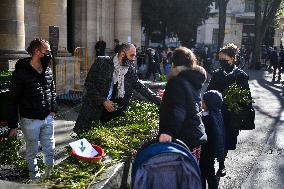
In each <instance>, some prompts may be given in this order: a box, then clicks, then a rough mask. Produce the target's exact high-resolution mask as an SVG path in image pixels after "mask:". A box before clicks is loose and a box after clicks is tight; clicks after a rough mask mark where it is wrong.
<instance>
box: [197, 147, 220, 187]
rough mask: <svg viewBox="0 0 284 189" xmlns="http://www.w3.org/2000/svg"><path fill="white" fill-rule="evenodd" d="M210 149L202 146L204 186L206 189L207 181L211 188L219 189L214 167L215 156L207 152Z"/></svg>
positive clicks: (200, 164) (201, 162) (201, 168)
mask: <svg viewBox="0 0 284 189" xmlns="http://www.w3.org/2000/svg"><path fill="white" fill-rule="evenodd" d="M208 151H209V150H208V149H204V148H202V150H201V157H200V162H199V166H200V170H201V176H202V188H203V189H206V181H207V184H208V188H209V189H218V180H217V176H216V174H215V168H214V163H215V161H214V157H213V156H212V155H211V154H209V153H207V152H208Z"/></svg>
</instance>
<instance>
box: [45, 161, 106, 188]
mask: <svg viewBox="0 0 284 189" xmlns="http://www.w3.org/2000/svg"><path fill="white" fill-rule="evenodd" d="M102 168H104V165H103V164H102V163H100V162H97V163H88V162H83V161H80V160H77V159H76V158H74V157H72V156H70V157H69V158H68V160H67V161H66V162H65V163H63V164H59V165H57V166H55V167H54V168H53V169H52V171H51V176H50V178H48V179H45V180H43V182H44V183H45V184H46V185H48V186H49V188H70V189H77V188H82V189H84V188H87V186H88V183H90V182H91V181H92V180H93V178H95V177H96V176H97V174H98V173H100V172H101V170H102Z"/></svg>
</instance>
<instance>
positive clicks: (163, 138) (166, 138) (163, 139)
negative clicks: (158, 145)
mask: <svg viewBox="0 0 284 189" xmlns="http://www.w3.org/2000/svg"><path fill="white" fill-rule="evenodd" d="M159 141H160V142H172V137H171V136H170V135H168V134H161V135H160V137H159Z"/></svg>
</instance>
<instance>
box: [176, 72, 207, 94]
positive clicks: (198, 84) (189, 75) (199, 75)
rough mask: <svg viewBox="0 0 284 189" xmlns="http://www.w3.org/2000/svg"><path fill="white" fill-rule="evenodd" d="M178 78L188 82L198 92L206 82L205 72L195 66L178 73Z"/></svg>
mask: <svg viewBox="0 0 284 189" xmlns="http://www.w3.org/2000/svg"><path fill="white" fill-rule="evenodd" d="M178 76H179V77H182V78H184V79H185V80H187V81H188V82H190V83H191V85H192V86H193V87H194V88H195V89H197V90H200V89H201V88H202V86H203V83H204V82H205V80H206V71H205V70H204V68H202V67H201V66H196V67H194V68H192V69H188V70H184V71H182V72H180V73H179V75H178Z"/></svg>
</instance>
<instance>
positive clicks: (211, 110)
mask: <svg viewBox="0 0 284 189" xmlns="http://www.w3.org/2000/svg"><path fill="white" fill-rule="evenodd" d="M222 102H223V99H222V95H221V93H219V92H218V91H216V90H211V91H207V92H205V93H204V95H203V100H202V112H201V114H202V121H203V124H204V126H205V132H206V135H207V141H206V142H205V143H203V144H202V145H201V157H200V163H199V165H200V169H201V176H202V185H203V189H206V181H207V184H208V188H209V189H218V180H217V176H216V174H215V168H214V164H215V158H217V161H218V162H224V160H225V136H224V135H225V133H224V132H225V131H224V123H223V117H222V112H221V107H222Z"/></svg>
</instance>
